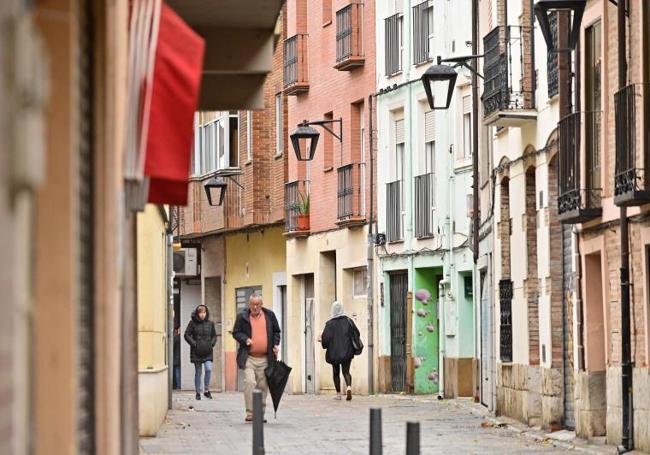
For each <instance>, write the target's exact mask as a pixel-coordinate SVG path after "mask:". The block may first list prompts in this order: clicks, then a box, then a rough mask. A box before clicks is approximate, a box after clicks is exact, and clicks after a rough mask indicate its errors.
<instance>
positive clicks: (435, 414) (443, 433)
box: [140, 392, 573, 455]
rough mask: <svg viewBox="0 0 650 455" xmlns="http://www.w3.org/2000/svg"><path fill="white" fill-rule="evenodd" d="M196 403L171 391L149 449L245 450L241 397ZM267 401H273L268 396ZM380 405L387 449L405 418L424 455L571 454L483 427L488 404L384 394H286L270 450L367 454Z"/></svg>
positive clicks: (400, 448)
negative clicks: (373, 414) (372, 415)
mask: <svg viewBox="0 0 650 455" xmlns="http://www.w3.org/2000/svg"><path fill="white" fill-rule="evenodd" d="M214 397H215V399H214V400H212V401H209V400H206V399H205V398H204V399H203V400H201V401H195V400H194V394H193V393H189V392H182V393H176V394H175V395H174V409H173V410H172V411H170V412H169V413H168V415H167V419H166V422H165V424H164V425H163V426H162V428H161V429H160V431H159V433H158V437H156V438H142V439H141V440H140V452H141V453H151V454H179V453H191V454H208V453H210V454H248V453H250V452H251V438H252V425H251V424H249V423H245V422H244V412H243V409H242V407H243V399H242V396H241V394H236V393H221V394H215V395H214ZM269 403H270V399H269ZM371 407H380V408H382V420H383V440H384V454H397V453H404V451H405V446H406V444H405V440H406V422H407V421H419V422H420V424H421V428H420V431H421V453H423V454H434V453H435V454H443V453H444V454H452V453H453V454H461V453H462V454H478V453H481V454H488V453H490V454H492V453H494V454H497V453H498V454H506V453H509V454H510V453H512V454H514V453H567V452H573V451H571V450H567V449H564V448H560V447H555V446H553V444H551V443H550V442H549V441H545V442H541V441H535V440H533V439H531V438H528V437H526V436H523V435H522V434H519V433H517V432H515V431H512V430H510V429H507V428H498V427H494V426H492V425H490V426H487V427H486V428H483V427H482V423H483V422H485V421H486V420H485V416H486V415H487V413H486V411H485V410H484V408H483V407H481V406H479V405H475V404H473V403H471V402H469V401H459V400H449V401H437V400H434V399H433V398H430V397H426V398H417V397H404V396H398V395H395V396H390V395H380V396H376V397H354V399H353V400H352V401H351V402H346V401H335V400H333V399H332V397H331V396H329V395H325V396H323V395H316V396H307V395H286V396H285V397H284V398H283V402H282V404H281V407H280V412H279V414H278V418H277V420H275V419H273V414H272V413H270V415H267V417H268V423H267V424H266V425H265V427H264V438H265V446H266V447H265V448H266V453H267V454H283V455H285V454H287V455H288V454H367V453H368V438H369V434H368V433H369V420H368V419H369V412H368V409H369V408H371Z"/></svg>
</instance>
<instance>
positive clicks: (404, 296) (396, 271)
mask: <svg viewBox="0 0 650 455" xmlns="http://www.w3.org/2000/svg"><path fill="white" fill-rule="evenodd" d="M470 7H471V4H470V1H465V0H459V1H453V2H442V3H440V2H432V1H424V2H410V1H397V2H382V6H381V7H380V8H378V12H377V20H376V24H377V25H376V27H377V30H378V34H377V36H378V38H377V53H378V58H377V81H378V82H377V83H378V86H377V87H378V94H377V97H376V99H377V147H378V152H377V155H378V159H377V166H378V168H377V181H378V185H377V198H378V232H379V233H382V234H384V235H385V242H386V243H385V244H383V240H382V242H381V243H382V244H380V245H378V246H377V249H376V250H377V255H378V258H379V264H380V265H379V269H380V270H379V272H378V280H379V283H380V299H381V300H380V305H379V308H378V312H379V318H378V319H379V321H378V326H379V352H378V355H379V358H378V365H379V373H378V374H379V384H380V390H383V391H387V392H391V391H392V392H402V391H405V392H415V393H430V394H439V395H441V396H445V397H457V396H472V397H473V396H475V394H476V390H475V389H476V385H477V384H476V368H477V365H478V364H477V363H476V355H477V351H476V342H475V310H474V303H473V302H474V297H473V295H474V283H473V258H472V251H471V248H470V247H471V240H470V233H471V216H472V214H471V210H472V194H471V192H472V190H471V181H472V153H473V151H472V139H471V138H472V131H471V125H472V122H471V115H472V113H471V106H472V103H471V87H470V77H469V76H470V73H468V72H463V71H461V72H460V74H459V77H458V80H457V82H456V88H455V90H454V95H455V96H454V98H453V101H452V104H451V106H450V108H449V109H448V110H445V111H441V110H436V111H434V110H431V108H430V107H429V104H428V102H427V98H426V94H425V91H424V86H423V85H422V83H421V80H420V79H421V77H422V74H423V73H424V71H426V70H427V68H429V66H431V65H432V64H434V63H435V61H436V60H437V58H449V57H457V56H459V55H466V54H467V53H469V52H468V50H467V48H466V47H465V44H464V43H465V42H466V41H468V40H470V39H471V28H470V26H471V17H470V16H469V15H466V16H463V18H462V20H461V19H460V16H457V14H456V13H455V11H460V10H465V11H469V10H470ZM446 96H447V93H434V97H435V98H440V99H442V98H443V97H444V99H446Z"/></svg>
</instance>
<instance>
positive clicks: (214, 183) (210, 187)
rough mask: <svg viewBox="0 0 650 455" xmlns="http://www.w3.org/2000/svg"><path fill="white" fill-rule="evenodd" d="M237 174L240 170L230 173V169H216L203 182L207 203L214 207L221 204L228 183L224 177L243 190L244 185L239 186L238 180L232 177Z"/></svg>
mask: <svg viewBox="0 0 650 455" xmlns="http://www.w3.org/2000/svg"><path fill="white" fill-rule="evenodd" d="M239 174H241V171H235V173H232V171H230V170H227V169H222V170H220V171H217V172H216V174H215V175H214V176H213V177H212V178H211V179H210V180H208V181H207V182H205V184H204V185H203V189H204V190H205V194H206V196H207V197H208V204H210V205H211V206H216V207H218V206H220V205H222V204H223V199H224V197H225V196H226V189H227V188H228V184H227V183H226V180H225V179H229V180H230V181H232V182H233V183H234V184H235V185H237V186H238V187H239V188H241V189H242V190H243V189H244V187H243V186H241V185H240V184H239V182H238V181H237V180H235V179H234V178H233V175H239ZM224 177H225V178H224Z"/></svg>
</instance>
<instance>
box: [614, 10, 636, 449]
mask: <svg viewBox="0 0 650 455" xmlns="http://www.w3.org/2000/svg"><path fill="white" fill-rule="evenodd" d="M626 3H628V2H626V1H624V0H619V1H618V5H617V7H616V8H617V13H618V14H617V16H618V88H619V90H620V89H623V88H624V87H625V86H626V84H627V55H626V51H627V50H626V44H627V43H626V41H625V40H626V37H625V25H626V24H625V9H626V6H627V7H628V8H630V7H631V6H632V5H631V2H629V4H628V5H626ZM620 213H621V386H622V387H621V389H622V399H623V400H622V405H623V432H622V441H621V443H622V447H619V452H621V453H623V452H628V451H630V450H632V449H633V448H634V438H633V432H632V429H633V425H634V423H633V421H634V408H633V398H632V358H631V357H632V356H631V346H630V344H631V343H630V341H631V340H630V338H631V337H630V262H629V261H630V258H629V256H630V251H629V226H628V220H627V207H625V206H621V208H620Z"/></svg>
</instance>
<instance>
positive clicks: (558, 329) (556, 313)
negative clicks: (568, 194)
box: [546, 140, 573, 368]
mask: <svg viewBox="0 0 650 455" xmlns="http://www.w3.org/2000/svg"><path fill="white" fill-rule="evenodd" d="M550 148H551V151H550V152H549V153H555V156H554V157H553V159H552V160H551V162H550V163H549V167H548V201H549V204H548V212H549V236H550V242H549V245H550V253H551V257H550V271H551V276H550V282H549V283H548V284H547V286H546V288H547V289H550V294H551V346H550V351H551V352H550V355H551V367H553V368H559V367H561V366H562V356H563V352H562V347H563V329H562V323H563V320H562V317H563V315H562V304H563V300H564V295H563V292H562V291H563V289H562V267H563V263H562V246H563V239H562V225H561V224H560V222H559V221H558V219H557V215H558V213H557V203H556V201H557V197H558V165H559V159H558V155H557V141H556V140H553V142H552V143H551V144H550ZM566 314H567V316H568V317H569V318H571V316H572V312H571V311H570V310H569V309H568V308H567V313H566ZM567 325H568V327H573V324H567ZM571 340H572V334H571V333H568V334H567V343H569V347H568V350H569V352H573V347H572V344H571Z"/></svg>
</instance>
